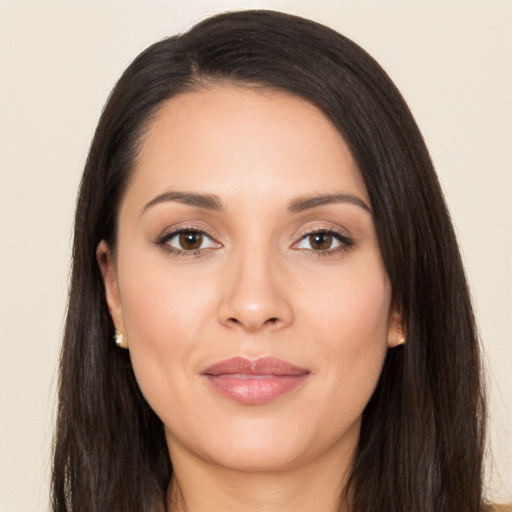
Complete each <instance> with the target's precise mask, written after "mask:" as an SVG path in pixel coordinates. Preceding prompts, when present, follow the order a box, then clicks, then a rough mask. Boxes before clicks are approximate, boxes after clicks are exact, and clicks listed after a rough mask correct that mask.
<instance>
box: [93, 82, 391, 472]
mask: <svg viewBox="0 0 512 512" xmlns="http://www.w3.org/2000/svg"><path fill="white" fill-rule="evenodd" d="M118 226H119V231H118V244H117V252H116V257H115V258H111V257H110V252H109V249H108V247H107V245H106V244H105V243H102V244H100V246H99V248H98V259H99V261H100V265H101V267H102V270H103V274H104V278H105V284H106V290H107V300H108V303H109V307H110V311H111V314H112V317H113V319H114V323H115V325H116V328H117V329H118V330H119V331H121V332H123V333H124V336H125V340H126V342H127V344H128V349H129V351H130V356H131V360H132V364H133V369H134V372H135V375H136V378H137V381H138V383H139V386H140V388H141V390H142V393H143V394H144V396H145V398H146V399H147V401H148V403H149V404H150V405H151V407H152V408H153V409H154V411H155V412H156V413H157V415H158V416H159V417H160V418H161V419H162V421H163V423H164V425H165V430H166V437H167V442H168V445H169V450H170V453H171V457H176V458H178V457H180V454H184V453H186V454H188V455H187V456H189V457H198V458H200V459H201V460H203V461H211V462H215V463H216V464H220V465H221V466H225V467H231V468H238V469H244V470H251V469H254V470H271V469H282V468H287V467H293V466H296V465H300V464H301V463H303V462H305V461H311V460H313V459H315V458H319V457H320V458H321V457H324V456H331V455H332V456H334V457H340V456H341V457H343V456H345V457H349V456H350V455H351V453H352V450H353V449H354V448H355V445H356V443H357V439H358V435H359V427H360V421H361V414H362V412H363V409H364V407H365V405H366V404H367V402H368V400H369V398H370V396H371V394H372V392H373V390H374V388H375V386H376V383H377V381H378V378H379V375H380V372H381V368H382V364H383V361H384V357H385V354H386V350H387V348H388V346H392V345H394V344H396V342H397V340H398V333H397V328H398V327H399V325H400V315H399V312H398V311H396V310H395V309H394V308H393V307H392V304H391V291H390V284H389V281H388V277H387V275H386V272H385V269H384V267H383V264H382V260H381V255H380V252H379V246H378V244H377V239H376V235H375V229H374V222H373V218H372V213H371V211H370V202H369V198H368V194H367V191H366V189H365V186H364V183H363V181H362V180H361V178H360V175H359V172H358V169H357V166H356V164H355V162H354V160H353V158H352V156H351V154H350V151H349V149H348V147H347V145H346V144H345V142H344V140H343V138H342V137H341V136H340V134H339V133H338V131H337V130H336V129H335V127H334V126H333V125H332V124H331V122H330V121H329V120H328V119H327V118H326V117H325V116H324V115H323V114H322V113H321V111H320V110H319V109H317V108H316V107H314V106H312V105H311V104H310V103H308V102H306V101H305V100H302V99H299V98H297V97H295V96H292V95H289V94H286V93H282V92H275V91H274V92H271V91H261V90H255V89H251V88H248V87H237V86H234V85H216V86H212V87H208V88H204V89H199V90H197V91H195V92H188V93H185V94H182V95H179V96H177V97H175V98H173V99H171V100H169V101H167V102H166V103H165V104H164V105H163V106H162V107H161V109H160V110H159V112H158V115H157V116H156V118H155V119H154V121H153V122H152V124H151V126H150V128H149V131H148V133H147V135H146V136H145V138H144V140H143V144H142V147H141V151H140V154H139V157H138V159H137V162H136V167H135V171H134V175H133V179H132V181H131V182H130V184H129V186H128V189H127V192H126V195H125V196H124V199H123V201H122V203H121V207H120V212H119V224H118Z"/></svg>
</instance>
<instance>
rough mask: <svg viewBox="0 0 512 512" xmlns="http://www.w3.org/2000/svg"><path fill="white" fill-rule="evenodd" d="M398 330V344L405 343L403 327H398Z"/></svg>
mask: <svg viewBox="0 0 512 512" xmlns="http://www.w3.org/2000/svg"><path fill="white" fill-rule="evenodd" d="M396 332H397V334H398V341H397V342H396V346H398V345H405V336H404V335H403V333H402V328H401V327H398V328H397V330H396Z"/></svg>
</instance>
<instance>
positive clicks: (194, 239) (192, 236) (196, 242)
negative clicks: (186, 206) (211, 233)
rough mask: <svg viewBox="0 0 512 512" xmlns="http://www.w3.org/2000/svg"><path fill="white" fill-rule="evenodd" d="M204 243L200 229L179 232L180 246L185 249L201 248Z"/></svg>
mask: <svg viewBox="0 0 512 512" xmlns="http://www.w3.org/2000/svg"><path fill="white" fill-rule="evenodd" d="M202 243H203V234H202V233H200V232H198V231H184V232H183V233H180V234H179V245H180V248H181V249H183V250H185V251H194V250H196V249H199V248H200V247H201V245H202Z"/></svg>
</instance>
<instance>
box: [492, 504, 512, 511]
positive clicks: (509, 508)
mask: <svg viewBox="0 0 512 512" xmlns="http://www.w3.org/2000/svg"><path fill="white" fill-rule="evenodd" d="M486 512H512V504H511V503H509V504H508V505H489V506H488V507H487V509H486Z"/></svg>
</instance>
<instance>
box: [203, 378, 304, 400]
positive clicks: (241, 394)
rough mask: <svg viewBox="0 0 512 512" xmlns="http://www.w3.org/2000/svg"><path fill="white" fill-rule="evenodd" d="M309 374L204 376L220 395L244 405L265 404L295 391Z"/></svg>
mask: <svg viewBox="0 0 512 512" xmlns="http://www.w3.org/2000/svg"><path fill="white" fill-rule="evenodd" d="M308 376H309V374H307V373H306V374H300V375H258V376H256V375H245V376H237V375H231V374H226V375H206V376H205V377H206V379H207V380H208V382H209V384H210V386H211V387H212V388H213V389H214V390H215V391H216V392H217V393H219V394H220V395H223V396H225V397H226V398H229V399H231V400H234V401H235V402H239V403H241V404H246V405H260V404H266V403H268V402H271V401H272V400H275V399H276V398H279V397H280V396H282V395H285V394H287V393H290V392H291V391H293V390H295V389H297V388H298V387H299V386H300V385H301V384H302V383H303V382H304V381H305V380H306V379H307V378H308Z"/></svg>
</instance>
